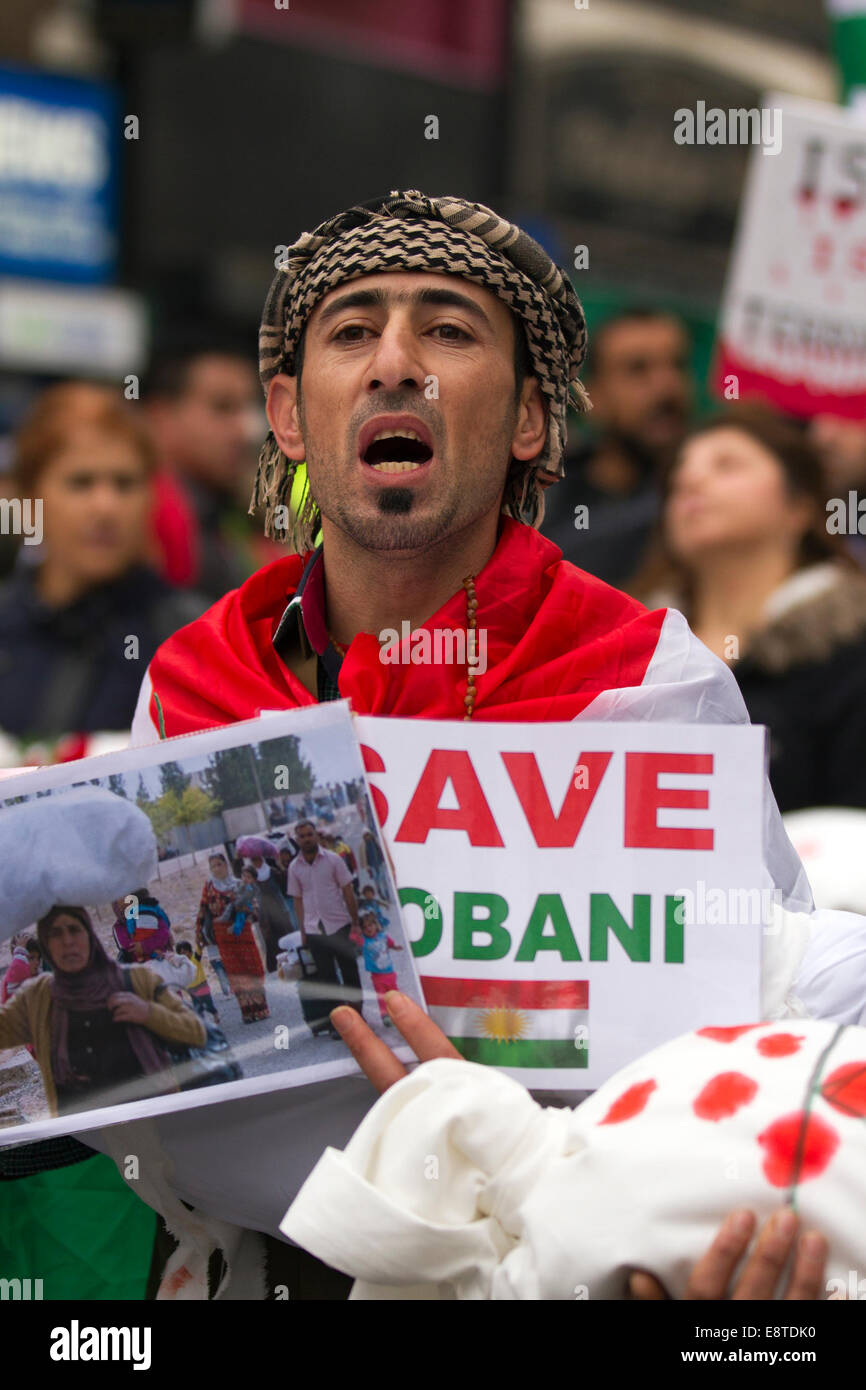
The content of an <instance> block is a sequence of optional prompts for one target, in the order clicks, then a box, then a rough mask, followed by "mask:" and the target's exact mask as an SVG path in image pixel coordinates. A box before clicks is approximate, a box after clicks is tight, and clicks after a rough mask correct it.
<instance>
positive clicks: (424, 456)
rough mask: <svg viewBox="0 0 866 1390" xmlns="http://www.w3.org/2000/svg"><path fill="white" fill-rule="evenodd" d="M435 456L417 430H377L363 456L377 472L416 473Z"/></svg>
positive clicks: (404, 428) (405, 428) (403, 428)
mask: <svg viewBox="0 0 866 1390" xmlns="http://www.w3.org/2000/svg"><path fill="white" fill-rule="evenodd" d="M432 457H433V450H432V449H431V447H430V445H429V444H428V443H427V442H426V440H424V439H422V438H421V436H420V434H417V433H416V431H415V430H412V429H408V428H407V427H405V426H404V427H402V428H400V429H381V430H377V431H376V433H375V434H374V436H373V438H372V439H371V440H370V442H369V444H368V445H367V447H366V448H365V449H364V451H363V452H362V454H361V458H362V459H363V460H364V462H365V463H366V464H368V465H369V467H370V468H374V469H375V470H376V472H377V473H414V471H415V470H416V469H417V468H422V467H423V466H424V464H425V463H429V462H430V460H431V458H432Z"/></svg>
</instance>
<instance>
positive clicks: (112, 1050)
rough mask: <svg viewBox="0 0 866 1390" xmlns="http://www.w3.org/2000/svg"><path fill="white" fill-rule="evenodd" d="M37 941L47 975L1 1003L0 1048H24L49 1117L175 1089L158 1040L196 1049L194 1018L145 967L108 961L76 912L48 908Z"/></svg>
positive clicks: (198, 1035) (200, 1037)
mask: <svg viewBox="0 0 866 1390" xmlns="http://www.w3.org/2000/svg"><path fill="white" fill-rule="evenodd" d="M37 940H38V942H39V948H40V952H41V954H42V955H43V956H44V958H45V960H46V961H47V962H48V963H49V965H50V971H49V972H45V973H43V974H41V975H38V976H37V977H35V978H34V979H31V980H29V981H27V983H26V985H24V986H22V987H21V988H19V989H17V990H16V991H15V993H14V994H13V996H12V998H11V999H10V1000H9V1002H8V1003H6V1004H3V1005H2V1006H0V1048H8V1047H21V1046H26V1045H27V1044H29V1045H30V1046H31V1047H32V1049H33V1055H34V1056H35V1059H36V1062H37V1064H38V1066H39V1070H40V1072H41V1074H42V1084H43V1086H44V1089H45V1100H46V1103H47V1105H48V1109H49V1111H50V1113H51V1114H52V1115H68V1114H72V1113H74V1112H76V1111H81V1110H90V1109H93V1108H94V1107H95V1106H104V1105H119V1104H121V1103H123V1102H125V1101H131V1100H141V1099H143V1098H144V1097H147V1096H154V1095H167V1094H170V1093H171V1092H172V1091H176V1090H177V1089H178V1086H177V1082H176V1081H175V1079H174V1075H173V1073H172V1070H171V1066H170V1057H169V1053H168V1051H167V1048H166V1044H171V1043H174V1044H181V1045H184V1044H185V1045H186V1046H188V1047H200V1046H202V1045H203V1044H204V1042H205V1040H206V1034H205V1029H204V1025H203V1024H202V1023H201V1021H200V1019H199V1018H198V1017H197V1015H196V1013H195V1012H194V1011H193V1010H192V1009H189V1008H187V1007H186V1006H185V1005H184V1004H182V1003H181V1002H180V1001H179V1000H178V999H177V998H176V997H175V996H174V995H172V994H171V992H170V991H169V990H168V988H167V987H166V986H165V985H164V984H163V982H162V980H161V979H160V978H159V976H158V975H155V974H154V973H153V971H151V970H150V969H148V968H147V966H130V967H129V968H128V969H127V970H124V969H123V968H122V967H121V966H120V965H118V964H117V963H116V962H115V961H112V960H110V959H109V957H108V955H107V953H106V951H105V948H104V946H103V945H102V943H101V942H100V941H99V940H98V938H97V936H96V934H95V932H94V930H93V924H92V921H91V918H90V915H89V913H88V912H87V911H86V909H85V908H83V907H75V906H69V907H66V906H57V907H54V908H52V909H51V911H50V912H48V913H47V914H46V915H45V916H44V917H42V918H41V919H40V920H39V922H38V924H37Z"/></svg>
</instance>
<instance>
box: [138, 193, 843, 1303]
mask: <svg viewBox="0 0 866 1390" xmlns="http://www.w3.org/2000/svg"><path fill="white" fill-rule="evenodd" d="M585 339H586V332H585V325H584V318H583V313H582V310H581V307H580V304H579V302H578V299H577V297H576V295H575V293H574V290H573V289H572V287H571V285H570V283H569V281H568V279H567V277H566V276H565V275H564V274H563V273H562V272H561V271H560V270H558V269H557V267H556V266H555V265H554V264H553V262H552V261H551V260H550V259H549V257H548V256H547V255H546V254H545V252H544V251H543V250H542V249H541V247H539V246H538V245H536V243H535V242H533V241H532V240H531V238H529V237H528V236H526V235H525V233H523V232H521V231H520V230H519V229H518V228H517V227H515V226H513V225H512V224H510V223H509V222H507V221H505V220H504V219H502V218H500V217H498V216H497V215H496V214H495V213H493V212H491V211H490V210H489V209H487V208H484V207H481V206H479V205H477V204H473V203H468V202H463V201H462V200H460V199H456V198H431V197H427V196H425V195H424V194H422V193H419V192H417V191H410V192H406V193H392V194H391V195H390V196H389V197H387V198H384V199H380V200H378V201H377V202H375V203H372V204H368V205H365V206H361V207H354V208H350V209H349V210H348V211H346V212H343V213H341V214H339V215H338V216H336V217H333V218H331V219H330V220H329V221H327V222H325V223H323V224H322V225H321V226H320V227H318V228H317V229H316V231H314V232H312V233H307V234H305V235H303V236H302V237H301V238H300V239H299V240H298V241H297V242H296V243H295V244H294V245H293V246H291V247H290V248H289V249H288V252H287V255H286V257H285V260H284V262H283V263H282V265H281V266H280V269H279V270H278V272H277V275H276V278H275V280H274V282H273V285H272V287H271V290H270V293H269V295H268V299H267V302H266V305H265V313H264V321H263V323H262V327H261V333H260V370H261V378H262V383H263V386H264V389H265V392H266V395H267V412H268V419H269V421H270V425H271V433H270V434H269V436H268V439H267V442H266V444H265V446H264V449H263V451H262V455H261V461H260V468H259V474H258V478H257V483H256V489H255V494H254V502H255V503H256V504H257V505H262V506H263V507H264V509H265V513H266V529H267V530H268V531H269V533H271V534H277V535H281V536H283V537H284V538H286V539H288V540H289V541H290V542H291V546H290V549H291V550H292V551H293V552H297V553H291V554H289V555H288V556H287V557H286V558H285V559H282V560H278V561H276V562H275V563H273V564H271V565H269V566H267V567H266V568H264V569H262V570H260V571H259V572H258V573H257V574H255V575H253V576H252V578H251V579H249V580H248V581H247V582H246V583H245V584H244V585H243V586H242V587H241V588H240V589H238V590H236V591H235V592H233V593H230V594H227V595H226V596H225V597H224V598H223V599H221V600H220V601H219V602H218V603H217V604H216V605H215V606H214V607H213V608H211V609H210V611H209V612H208V613H206V614H205V615H204V617H203V618H201V619H199V620H198V621H197V622H195V623H192V624H191V625H190V626H189V627H186V628H184V629H182V630H181V631H180V632H179V633H177V634H176V635H175V636H174V637H172V638H171V639H170V640H169V641H168V642H166V643H165V644H164V645H163V647H161V648H160V649H159V651H158V652H157V654H156V656H155V658H154V660H153V661H152V662H151V665H150V669H149V672H148V675H147V678H146V680H145V682H144V687H143V689H142V694H141V698H140V701H139V707H138V712H137V715H136V720H135V725H134V737H135V740H136V741H137V742H148V741H151V740H153V739H155V738H157V737H160V736H162V737H165V736H171V735H175V734H183V733H188V732H192V731H194V730H198V729H203V728H208V727H213V726H216V725H222V724H229V723H232V722H233V721H236V720H241V719H248V718H251V717H254V716H256V715H257V714H258V713H259V712H260V711H262V710H273V709H281V708H292V707H296V706H301V705H309V704H313V703H315V702H316V701H322V700H328V699H333V698H339V697H343V698H348V699H350V700H351V701H352V705H353V708H354V710H355V711H356V712H357V713H359V714H372V715H389V716H402V717H413V716H415V717H423V718H435V719H447V718H452V719H475V720H512V721H514V720H517V721H520V720H526V721H536V720H571V719H575V718H590V719H620V720H622V719H658V720H666V721H669V722H672V721H683V722H697V721H701V722H708V723H721V722H741V723H745V722H747V718H748V716H747V714H746V711H745V706H744V705H743V703H742V700H741V698H740V696H739V693H738V691H737V687H736V684H735V682H734V679H733V677H732V676H731V674H730V673H729V671H728V670H727V668H726V667H725V666H724V664H723V663H722V662H720V661H718V660H717V659H716V658H715V657H714V656H712V655H711V654H710V652H709V651H707V649H706V648H704V647H703V646H702V645H701V644H700V643H698V642H697V640H696V639H695V638H694V637H693V636H692V634H691V633H690V632H689V630H688V627H687V625H686V622H685V620H684V618H683V617H682V616H681V614H679V613H677V612H675V611H673V610H665V609H661V610H658V611H656V612H648V611H647V610H646V609H644V608H643V607H642V606H641V605H640V604H639V603H637V602H635V601H634V600H632V599H631V598H628V597H627V596H626V595H624V594H622V593H619V592H618V591H617V590H615V589H612V588H610V587H608V586H607V585H605V584H603V583H602V582H601V581H599V580H597V579H594V578H593V577H592V576H591V575H588V574H585V573H583V572H582V571H580V570H578V569H576V568H575V567H574V566H572V565H569V564H567V563H565V562H564V561H563V560H562V558H561V554H560V552H559V550H558V549H557V548H556V547H555V546H554V545H553V544H552V543H551V542H549V541H547V540H545V539H544V538H543V537H541V536H540V535H539V534H538V531H537V530H536V529H535V528H536V526H537V524H538V522H539V521H540V519H541V517H542V514H543V490H544V488H545V486H547V485H549V484H551V483H555V480H556V479H557V477H558V476H559V473H560V470H561V458H562V452H563V444H564V438H565V421H566V410H567V408H568V406H569V404H571V405H572V406H573V407H574V408H575V409H577V410H581V409H584V408H585V407H586V405H587V401H586V398H585V396H584V393H583V390H582V387H581V386H580V384H579V382H578V380H577V376H578V372H579V369H580V365H581V362H582V360H583V355H584V349H585ZM302 460H303V461H305V463H306V468H307V477H308V487H307V490H306V492H305V494H304V498H303V503H302V506H301V507H300V510H299V512H298V513H297V514H296V515H290V512H289V501H290V497H291V494H292V483H293V479H294V475H295V470H296V468H297V466H298V465H299V463H300V462H301V461H302ZM319 531H320V532H321V543H320V544H319V545H318V546H317V547H315V548H314V542H315V538H316V536H317V535H318V533H319ZM404 621H405V622H408V624H409V628H408V631H411V632H416V631H418V630H426V631H428V632H429V633H430V634H431V635H435V633H436V632H437V631H440V630H446V629H447V630H449V631H451V632H453V631H455V630H462V631H465V632H466V633H467V634H468V633H470V632H473V631H474V632H478V631H483V632H484V633H485V635H486V666H485V669H484V670H483V672H482V671H481V669H480V668H478V667H477V666H476V665H473V663H472V661H471V659H469V658H471V655H472V652H473V651H474V650H475V646H474V644H472V643H469V642H468V641H467V643H466V644H465V646H464V651H465V652H466V653H467V658H468V659H467V661H466V663H465V664H463V665H459V664H455V663H454V662H450V661H449V662H445V661H440V662H438V663H437V662H435V661H433V662H430V663H428V664H426V665H425V664H418V663H417V662H407V661H405V660H395V659H394V656H395V652H394V649H393V639H394V634H395V632H396V633H400V632H401V631H405V629H403V627H402V624H403V622H404ZM403 640H404V641H405V639H403ZM432 650H433V651H435V650H436V646H435V644H433V646H432ZM765 859H766V864H767V870H768V882H769V881H770V880H772V881H773V882H774V883H775V884H776V885H777V886H778V887H779V888H780V889H781V890H782V894H783V897H784V899H785V901H786V903H787V905H788V906H790V907H792V908H794V909H797V910H799V911H803V912H806V911H809V910H810V909H811V906H812V903H811V896H810V893H809V889H808V885H807V883H806V880H805V876H804V874H803V872H802V869H801V867H800V865H799V861H798V860H797V858H796V855H795V854H794V852H793V850H792V848H791V846H790V844H789V842H788V840H787V838H786V836H785V833H784V830H783V829H782V826H781V822H780V820H779V817H778V812H777V811H776V808H775V803H774V802H773V799H772V795H771V793H770V791H769V788H767V791H766V814H765ZM803 954H804V939H803V940H799V941H798V942H797V943H794V942H793V941H792V940H791V939H790V937H788V936H787V935H786V934H784V933H783V934H782V935H780V936H779V937H777V938H773V940H772V941H770V940H769V938H768V945H767V951H766V955H765V978H764V1009H765V1012H766V1011H771V1010H776V1011H781V1009H782V1007H783V1001H784V999H785V996H786V994H787V993H788V991H789V990H790V989H791V988H792V986H793V987H794V988H795V989H796V991H797V994H798V996H799V998H800V1000H801V1002H802V1001H805V1002H804V1004H803V1007H804V1010H805V1011H806V1012H808V1011H809V1002H808V979H806V978H805V977H804V976H803V975H802V968H801V967H800V961H801V958H803ZM798 968H800V972H801V973H800V978H799V979H797V978H796V977H797V973H798ZM824 1008H825V1012H829V1011H830V1010H831V1008H832V1005H828V1004H825V1006H824ZM832 1016H837V1015H832ZM359 1026H361V1027H363V1024H359ZM327 1085H328V1087H330V1090H329V1092H328V1098H327V1099H326V1100H323V1099H322V1096H321V1094H320V1092H321V1091H322V1089H323V1088H312V1089H315V1090H316V1092H317V1094H316V1097H315V1098H311V1097H308V1096H307V1095H306V1094H305V1093H306V1092H309V1091H310V1089H311V1088H300V1091H299V1092H294V1093H291V1092H287V1093H285V1094H279V1095H275V1096H262V1097H257V1098H255V1099H254V1100H253V1101H240V1102H234V1103H232V1104H225V1105H222V1106H219V1107H212V1108H210V1109H209V1110H207V1111H199V1112H197V1113H196V1114H195V1115H180V1116H174V1117H171V1120H170V1121H162V1120H159V1121H155V1122H154V1123H155V1124H156V1125H157V1127H158V1128H159V1132H160V1139H161V1142H162V1146H163V1151H164V1152H165V1153H166V1154H167V1155H168V1157H169V1159H170V1160H171V1161H172V1163H173V1165H174V1168H173V1184H174V1190H175V1191H176V1192H177V1193H179V1194H180V1196H182V1197H183V1198H184V1199H185V1200H186V1201H187V1202H190V1203H192V1204H194V1205H195V1206H196V1207H197V1208H198V1210H199V1211H200V1212H203V1213H204V1214H205V1216H206V1217H209V1218H217V1219H218V1220H219V1222H220V1229H221V1231H222V1234H221V1235H220V1234H219V1232H217V1234H216V1235H215V1237H214V1239H215V1241H221V1242H222V1248H223V1250H224V1252H225V1250H226V1249H227V1238H226V1236H225V1223H226V1222H229V1221H231V1222H236V1223H238V1224H240V1225H243V1226H246V1227H253V1228H255V1229H258V1230H260V1231H266V1232H275V1231H276V1229H277V1224H278V1222H279V1220H280V1218H281V1217H282V1215H283V1212H284V1211H285V1208H286V1205H287V1203H288V1201H290V1200H291V1196H292V1193H293V1192H294V1191H295V1190H297V1187H298V1186H299V1185H300V1183H301V1181H302V1180H303V1179H304V1177H305V1176H306V1174H307V1172H308V1171H309V1170H310V1168H311V1167H312V1166H313V1164H314V1163H315V1161H316V1160H317V1158H318V1156H319V1154H320V1153H321V1151H322V1149H323V1148H324V1147H325V1145H327V1144H332V1145H335V1146H337V1147H342V1146H343V1145H344V1143H345V1141H346V1139H347V1138H348V1136H349V1134H350V1133H351V1132H352V1129H353V1128H354V1126H355V1124H356V1123H357V1121H358V1120H359V1119H360V1117H361V1115H362V1114H363V1113H364V1112H365V1110H366V1109H367V1108H368V1106H369V1104H370V1103H371V1099H372V1096H371V1094H370V1092H369V1090H368V1089H367V1088H366V1083H364V1082H363V1080H361V1079H359V1078H346V1079H345V1080H343V1081H340V1082H335V1083H327ZM203 1173H206V1174H207V1182H204V1181H203V1180H202V1174H203ZM175 1215H176V1216H178V1219H179V1220H180V1219H182V1212H181V1213H179V1214H178V1213H175ZM228 1244H230V1242H228ZM789 1248H790V1245H789V1246H788V1247H786V1250H785V1251H783V1254H785V1253H787V1249H789ZM188 1254H189V1252H188V1251H187V1255H185V1258H186V1257H187V1256H188ZM189 1258H192V1257H191V1256H189ZM816 1267H817V1268H818V1269H819V1270H820V1260H819V1261H818V1262H817V1266H816ZM271 1277H272V1278H273V1274H272V1275H271ZM295 1296H296V1295H295V1293H294V1292H293V1293H292V1297H295Z"/></svg>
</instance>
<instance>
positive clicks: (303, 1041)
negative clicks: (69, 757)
mask: <svg viewBox="0 0 866 1390" xmlns="http://www.w3.org/2000/svg"><path fill="white" fill-rule="evenodd" d="M304 823H306V824H304ZM311 834H312V836H313V837H314V838H313V840H312V842H310V838H309V837H310V835H311ZM305 836H306V837H307V843H308V844H309V843H312V851H311V854H310V859H309V860H307V859H306V858H305V846H304V844H303V843H302V837H305ZM295 837H297V839H296V838H295ZM299 847H300V852H299ZM314 861H315V866H314V867H311V865H313V862H314ZM320 871H321V873H320ZM0 901H2V903H3V911H2V915H0V942H4V943H5V944H3V945H0V974H2V976H3V978H2V980H0V1095H2V1108H0V1145H4V1144H12V1143H18V1142H21V1141H23V1140H25V1139H34V1138H39V1137H42V1136H44V1135H50V1134H52V1133H68V1132H69V1130H70V1128H74V1129H75V1130H76V1131H80V1130H86V1129H91V1128H93V1127H94V1126H102V1125H106V1124H114V1123H118V1122H119V1121H122V1120H127V1119H133V1118H137V1117H139V1116H141V1115H153V1114H163V1113H165V1112H167V1111H173V1110H180V1109H187V1108H189V1107H192V1106H199V1105H206V1104H211V1103H213V1102H215V1101H221V1100H226V1099H234V1098H236V1097H239V1096H244V1095H253V1094H257V1093H260V1092H263V1091H271V1090H278V1089H282V1088H286V1087H291V1086H299V1085H306V1084H308V1083H310V1082H314V1081H320V1080H325V1079H328V1078H331V1077H337V1076H343V1075H346V1074H348V1073H351V1072H354V1071H356V1070H357V1067H356V1064H355V1062H354V1061H353V1060H352V1058H351V1056H350V1054H349V1052H348V1049H347V1048H346V1047H345V1045H344V1044H343V1043H342V1041H341V1040H340V1038H339V1036H338V1035H337V1034H336V1033H333V1034H332V1033H331V1032H330V1031H329V1029H330V1025H329V1012H330V1010H331V1009H332V1008H334V1007H336V1005H337V1004H339V1003H342V1002H349V1003H352V1002H355V1003H356V1004H358V1005H360V1006H361V1007H362V1009H363V1011H364V1014H365V1016H366V1018H367V1021H368V1022H369V1023H370V1024H371V1026H372V1027H374V1028H375V1029H376V1030H377V1031H378V1032H379V1034H380V1036H385V1035H386V1033H387V1031H388V1029H387V1025H386V1024H385V1021H384V1008H383V1006H382V1002H381V1001H382V998H383V996H384V993H385V992H386V991H387V989H388V988H399V989H401V990H403V991H404V992H405V993H407V994H409V995H410V996H412V997H414V998H416V999H417V1000H418V1001H419V1002H421V993H420V988H419V985H418V979H417V972H416V970H415V967H414V964H413V960H412V953H411V950H410V949H409V946H408V942H407V941H406V940H405V938H404V937H403V934H402V928H401V920H400V913H399V909H398V907H397V899H396V892H395V889H394V885H393V881H392V879H391V877H390V873H389V870H388V864H387V856H386V854H385V851H384V848H383V846H382V843H381V839H380V834H379V831H378V828H377V826H376V824H375V819H374V817H373V815H372V812H371V809H370V803H369V799H368V797H367V794H366V789H365V784H364V773H363V767H362V763H361V754H360V750H359V747H358V742H357V739H356V737H355V731H354V728H353V725H352V721H351V718H350V715H349V712H348V706H347V705H346V704H344V703H342V702H341V703H337V704H330V705H324V706H317V707H314V708H312V709H304V710H296V711H291V712H287V713H281V714H271V715H267V716H265V717H263V718H261V719H256V720H250V721H249V722H246V723H240V724H235V725H232V726H230V727H229V728H222V729H214V730H210V731H208V732H206V733H201V734H192V735H187V736H184V737H183V738H178V739H172V740H168V741H167V742H163V743H160V744H156V745H152V746H149V747H146V748H135V749H129V750H126V751H124V752H121V753H110V754H105V755H103V756H101V757H95V758H85V759H81V760H79V761H76V762H73V763H65V764H61V765H59V766H55V767H50V768H42V769H40V770H38V771H34V772H29V773H25V774H23V775H21V776H20V777H12V778H9V779H8V780H4V782H3V785H2V790H0ZM58 904H59V905H61V906H60V907H59V908H58V907H57V906H56V905H58ZM299 909H300V911H301V912H302V915H303V922H299V921H298V919H297V916H296V913H297V911H298V910H299ZM353 924H354V925H353ZM299 928H303V931H304V933H305V934H306V944H304V942H303V941H302V937H301V931H300V930H299ZM9 938H11V942H10V941H9ZM10 948H11V949H10ZM4 966H5V967H6V969H5V972H4V971H3V967H4ZM400 1051H401V1055H403V1056H405V1057H406V1058H407V1059H408V1058H409V1057H410V1056H411V1053H410V1052H409V1050H408V1049H406V1048H402V1049H401V1050H400ZM72 1116H74V1120H73V1119H72V1118H71V1117H72Z"/></svg>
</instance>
